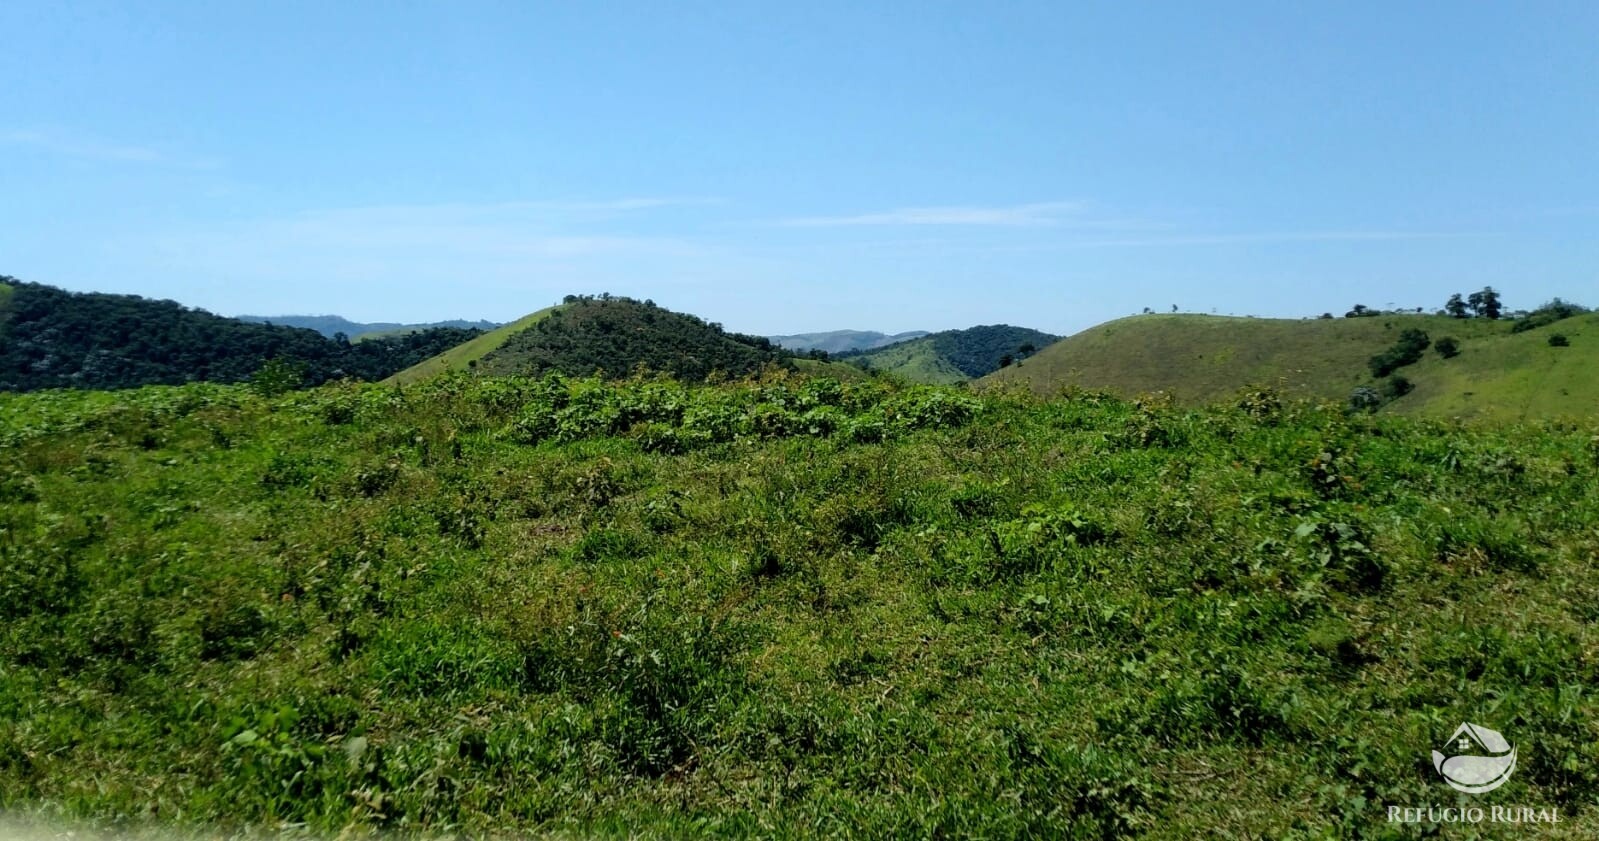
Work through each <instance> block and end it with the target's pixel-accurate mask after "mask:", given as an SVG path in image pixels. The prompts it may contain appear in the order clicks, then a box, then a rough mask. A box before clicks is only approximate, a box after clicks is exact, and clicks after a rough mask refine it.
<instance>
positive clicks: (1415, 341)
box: [1367, 327, 1432, 377]
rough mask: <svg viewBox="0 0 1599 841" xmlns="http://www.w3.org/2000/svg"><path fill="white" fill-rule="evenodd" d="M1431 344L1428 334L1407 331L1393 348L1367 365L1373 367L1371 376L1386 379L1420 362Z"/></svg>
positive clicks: (1415, 330) (1412, 329)
mask: <svg viewBox="0 0 1599 841" xmlns="http://www.w3.org/2000/svg"><path fill="white" fill-rule="evenodd" d="M1431 343H1432V342H1431V340H1430V339H1428V338H1427V334H1426V333H1424V332H1422V331H1420V330H1417V329H1415V328H1414V327H1412V328H1408V329H1406V330H1405V331H1404V332H1402V333H1400V334H1399V339H1398V340H1397V341H1395V342H1394V344H1393V347H1390V348H1388V349H1387V350H1385V351H1383V352H1382V353H1379V354H1377V355H1376V356H1373V357H1372V358H1371V360H1370V361H1369V362H1368V363H1367V364H1368V365H1369V366H1370V367H1371V375H1372V376H1374V377H1386V376H1388V375H1389V374H1391V373H1393V372H1394V370H1395V369H1397V368H1403V367H1404V366H1406V365H1410V364H1412V363H1414V362H1417V361H1419V360H1420V359H1421V354H1422V352H1424V351H1425V350H1427V346H1428V345H1430V344H1431Z"/></svg>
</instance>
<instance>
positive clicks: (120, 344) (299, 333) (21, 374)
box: [0, 278, 476, 391]
mask: <svg viewBox="0 0 1599 841" xmlns="http://www.w3.org/2000/svg"><path fill="white" fill-rule="evenodd" d="M0 281H3V283H0V286H3V287H4V291H3V292H0V391H32V390H36V389H45V388H132V387H137V386H143V385H155V384H168V385H171V384H178V383H186V382H194V381H206V382H239V381H242V380H245V379H248V378H250V376H251V375H252V374H254V373H255V372H256V371H258V370H260V368H261V367H262V365H263V363H264V362H266V361H267V360H269V359H281V360H285V361H287V362H289V363H291V364H293V365H295V366H297V367H299V368H300V369H301V371H302V374H303V377H302V379H303V380H304V381H305V382H306V383H308V384H313V385H314V384H317V383H322V382H326V381H328V380H331V379H340V378H345V377H350V378H354V379H362V380H375V379H382V378H384V377H387V376H389V375H390V374H392V373H394V372H395V371H397V370H400V369H402V368H405V367H407V366H409V365H412V364H414V363H416V362H418V361H420V360H423V359H426V358H428V357H431V356H433V355H434V354H437V353H439V352H440V351H442V350H444V349H446V348H449V347H451V346H454V345H457V344H459V343H461V342H462V341H463V340H465V339H468V338H471V337H472V336H475V335H476V332H475V331H473V330H461V329H456V328H436V329H430V330H424V331H420V332H416V333H410V334H407V335H404V336H393V337H388V338H383V339H374V340H370V341H365V342H361V343H359V344H349V343H345V342H338V341H335V340H333V339H329V338H327V337H325V336H322V335H321V334H319V333H317V332H316V331H313V330H306V329H300V328H296V327H284V326H278V325H267V324H253V323H249V322H245V321H240V320H238V319H233V318H224V317H222V316H219V315H214V314H212V313H209V312H206V311H204V310H199V309H191V308H189V307H185V306H183V305H181V304H178V303H177V302H174V301H158V300H151V299H148V298H142V297H139V296H137V295H107V294H102V293H96V292H90V293H77V292H68V291H66V290H63V289H57V288H55V287H51V286H45V285H42V284H37V283H24V282H22V281H18V280H15V279H14V278H0Z"/></svg>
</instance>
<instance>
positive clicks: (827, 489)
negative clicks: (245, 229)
mask: <svg viewBox="0 0 1599 841" xmlns="http://www.w3.org/2000/svg"><path fill="white" fill-rule="evenodd" d="M1576 341H1578V339H1574V344H1575V342H1576ZM1596 436H1599V426H1596V425H1595V422H1594V420H1593V419H1592V418H1591V417H1590V418H1589V419H1588V420H1586V421H1584V423H1583V424H1582V425H1569V424H1545V425H1536V424H1534V425H1522V426H1483V427H1477V428H1468V427H1462V426H1457V425H1450V424H1445V423H1439V422H1433V421H1415V420H1410V419H1407V418H1404V417H1399V416H1386V415H1377V416H1365V415H1360V416H1347V415H1345V414H1344V413H1343V412H1342V411H1339V410H1337V409H1335V408H1319V407H1315V406H1311V405H1304V404H1295V403H1287V404H1284V403H1280V402H1278V401H1277V400H1276V399H1275V397H1274V396H1273V395H1271V394H1269V393H1260V394H1255V395H1254V396H1253V398H1252V399H1251V400H1250V401H1248V402H1247V403H1246V404H1245V406H1244V407H1243V408H1234V407H1232V406H1223V407H1219V408H1212V409H1203V410H1188V409H1182V408H1174V407H1172V406H1168V405H1163V404H1161V403H1158V402H1142V403H1129V402H1123V401H1121V400H1117V399H1114V398H1110V397H1107V396H1103V395H1097V394H1087V393H1085V394H1078V395H1076V396H1074V397H1072V398H1070V399H1059V400H1051V401H1039V400H1037V399H1035V398H1032V397H1029V396H1026V395H1001V394H988V395H981V396H974V395H971V394H968V393H965V392H963V391H961V390H957V389H942V388H914V389H896V388H893V387H891V386H888V385H885V384H884V383H882V382H876V381H873V382H862V383H851V384H842V385H841V384H838V383H835V382H832V381H828V380H813V379H807V378H787V377H783V376H780V375H776V374H774V375H772V376H771V377H769V378H767V379H765V380H763V381H757V382H750V383H742V384H732V385H726V386H719V387H693V388H690V387H684V386H679V385H676V384H673V383H669V382H658V381H632V382H627V383H620V384H603V383H599V382H597V381H589V380H581V381H569V380H562V379H559V378H553V379H549V380H542V381H535V380H499V379H485V378H471V377H464V376H443V377H437V378H432V379H429V380H426V381H424V382H419V383H415V384H412V385H409V386H406V387H405V388H404V389H397V388H392V387H385V386H355V385H346V386H330V387H325V388H322V389H318V390H313V391H308V392H300V393H294V394H290V395H287V396H284V397H281V398H274V399H266V398H262V397H259V396H257V395H256V394H254V393H252V392H251V391H250V390H248V389H247V388H243V387H219V386H204V385H195V386H187V387H181V388H147V389H141V390H136V391H125V392H117V393H78V392H40V393H35V394H28V395H20V396H18V395H0V589H3V593H0V620H3V621H0V814H6V815H13V816H14V815H26V814H42V815H44V816H46V817H48V818H50V819H52V820H54V821H57V822H60V821H68V822H73V825H75V826H76V827H77V828H78V829H80V830H81V829H82V828H84V827H85V826H93V825H97V826H102V827H104V826H111V827H123V828H142V829H144V830H145V831H149V832H153V833H155V834H157V835H166V834H170V833H177V832H179V831H181V830H184V829H199V830H202V831H204V832H205V833H207V834H210V835H219V834H227V833H231V832H235V831H242V830H246V829H251V828H254V829H257V830H260V831H262V832H265V833H276V832H289V833H315V834H322V835H326V836H332V835H334V834H341V835H342V836H343V837H353V836H360V835H363V834H365V833H368V832H373V831H399V832H407V833H423V834H428V833H438V834H450V833H466V834H473V835H477V834H499V835H501V836H504V837H520V836H522V834H523V833H555V834H558V835H560V836H563V837H618V838H621V837H628V838H652V837H660V838H678V837H697V836H706V835H714V836H719V837H750V838H770V837H779V838H800V837H865V838H888V837H893V838H935V837H938V838H943V837H949V838H966V837H983V838H1018V837H1041V838H1042V837H1061V838H1120V837H1150V838H1169V839H1187V838H1195V837H1212V836H1214V837H1239V838H1242V837H1257V838H1259V837H1269V838H1331V837H1372V838H1378V837H1382V838H1387V837H1402V838H1403V837H1423V835H1424V830H1425V829H1426V828H1425V827H1408V828H1405V827H1393V826H1390V825H1388V824H1387V823H1385V821H1384V814H1385V809H1386V807H1387V806H1390V805H1403V806H1418V805H1419V806H1426V805H1429V804H1436V805H1439V806H1445V805H1447V806H1459V805H1462V804H1474V805H1481V804H1485V803H1500V804H1525V805H1529V806H1540V807H1547V808H1558V809H1560V814H1561V819H1562V823H1561V824H1560V825H1559V826H1558V827H1555V828H1554V831H1552V832H1549V833H1541V834H1540V837H1556V838H1560V837H1564V838H1574V839H1575V838H1592V837H1596V835H1599V812H1596V808H1595V807H1596V806H1599V707H1596V704H1595V699H1594V696H1593V691H1594V690H1593V687H1594V686H1595V685H1599V632H1596V631H1595V628H1596V625H1595V620H1596V619H1599V569H1596V568H1595V567H1596V565H1599V437H1596ZM1461 721H1473V722H1476V723H1479V724H1482V725H1485V726H1488V727H1492V728H1494V729H1498V730H1500V731H1503V732H1504V733H1505V734H1506V735H1507V736H1509V737H1510V738H1511V739H1512V740H1513V741H1514V742H1515V743H1516V745H1517V746H1518V750H1519V751H1520V756H1521V759H1520V765H1519V767H1518V770H1517V771H1516V773H1515V775H1514V777H1513V779H1511V780H1510V782H1509V783H1507V784H1506V785H1505V786H1504V787H1503V788H1502V789H1500V790H1498V791H1497V792H1494V793H1493V794H1491V795H1484V796H1482V797H1479V798H1476V799H1475V800H1472V799H1469V798H1467V797H1466V796H1464V795H1457V794H1456V793H1455V792H1453V791H1452V790H1450V789H1448V788H1446V787H1445V786H1444V785H1442V784H1441V783H1440V781H1439V780H1438V778H1437V776H1436V774H1435V773H1434V772H1433V770H1432V766H1431V763H1430V760H1429V758H1428V755H1429V751H1430V750H1432V749H1434V748H1439V747H1442V746H1443V745H1442V742H1443V741H1444V740H1445V739H1446V738H1447V737H1448V736H1449V734H1450V733H1451V732H1452V731H1453V730H1454V728H1455V727H1456V725H1457V724H1459V723H1460V722H1461ZM1455 828H1458V827H1455ZM1451 829H1454V828H1451ZM1483 829H1484V831H1485V832H1487V833H1488V834H1489V835H1490V836H1492V835H1494V834H1496V833H1498V830H1497V829H1492V828H1486V827H1485V828H1483ZM1518 837H1519V836H1518Z"/></svg>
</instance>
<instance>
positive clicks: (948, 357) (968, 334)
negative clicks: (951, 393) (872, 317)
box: [848, 324, 1058, 385]
mask: <svg viewBox="0 0 1599 841" xmlns="http://www.w3.org/2000/svg"><path fill="white" fill-rule="evenodd" d="M1057 338H1058V337H1057V336H1055V335H1053V334H1050V333H1044V332H1041V331H1039V330H1033V329H1031V328H1027V327H1015V326H1012V325H1009V324H982V325H978V326H976V327H968V328H966V329H964V330H942V331H939V332H937V333H929V334H928V335H926V336H923V337H921V338H919V339H911V340H910V341H905V342H899V343H897V344H892V345H888V346H886V347H881V348H878V349H876V350H871V351H867V352H866V353H862V354H857V355H854V356H850V357H848V359H849V360H850V362H851V363H852V364H855V365H862V366H865V367H867V368H871V369H872V370H874V371H882V372H884V373H887V374H892V375H894V376H897V377H900V378H902V379H905V380H908V381H910V382H917V383H929V384H933V385H950V384H953V383H960V382H966V381H967V380H971V379H974V378H976V377H981V376H983V375H984V374H988V373H991V372H993V371H997V370H999V369H1000V368H1001V367H1002V366H1003V365H1005V364H1007V363H1008V362H1009V361H1011V360H1013V359H1021V358H1023V357H1026V356H1028V355H1030V354H1032V353H1034V352H1035V351H1036V350H1037V349H1038V348H1041V347H1045V346H1046V345H1048V344H1050V343H1051V342H1053V341H1055V340H1056V339H1057Z"/></svg>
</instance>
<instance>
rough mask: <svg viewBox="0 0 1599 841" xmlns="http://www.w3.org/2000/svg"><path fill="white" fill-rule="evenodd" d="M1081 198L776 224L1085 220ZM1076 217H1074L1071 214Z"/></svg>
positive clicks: (1003, 224)
mask: <svg viewBox="0 0 1599 841" xmlns="http://www.w3.org/2000/svg"><path fill="white" fill-rule="evenodd" d="M1085 209H1086V205H1084V204H1083V203H1082V202H1069V201H1050V202H1034V203H1031V204H1015V205H1000V206H979V205H948V206H939V207H902V208H898V209H895V210H888V211H883V212H880V213H861V214H856V215H853V216H807V217H799V218H794V219H784V220H782V221H780V222H779V223H778V224H780V225H784V226H787V227H795V228H843V227H857V226H870V225H963V226H983V227H1012V228H1017V227H1043V226H1050V225H1062V224H1070V223H1074V222H1077V221H1085V220H1082V219H1081V218H1080V217H1081V215H1082V213H1083V211H1084V210H1085ZM1074 217H1076V218H1074Z"/></svg>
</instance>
